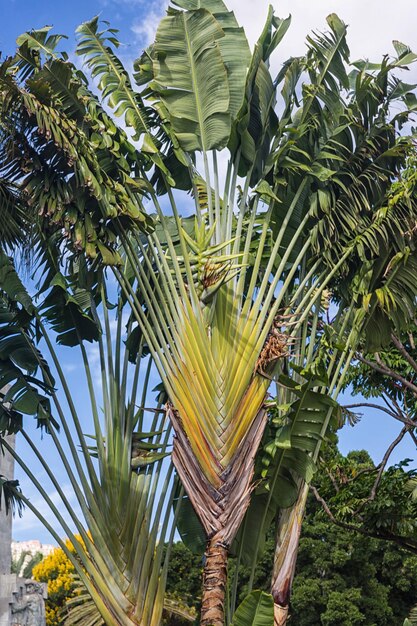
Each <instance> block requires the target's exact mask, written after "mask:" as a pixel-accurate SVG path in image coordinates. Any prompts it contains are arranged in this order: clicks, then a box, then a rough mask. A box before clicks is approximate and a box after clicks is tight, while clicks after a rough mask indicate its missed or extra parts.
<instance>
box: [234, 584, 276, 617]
mask: <svg viewBox="0 0 417 626" xmlns="http://www.w3.org/2000/svg"><path fill="white" fill-rule="evenodd" d="M273 624H274V600H273V598H272V596H271V595H270V594H269V593H265V592H264V591H252V593H250V594H249V595H248V596H246V598H245V599H244V600H243V602H242V604H240V605H239V607H238V608H237V610H236V613H235V614H234V617H233V621H232V625H231V626H273Z"/></svg>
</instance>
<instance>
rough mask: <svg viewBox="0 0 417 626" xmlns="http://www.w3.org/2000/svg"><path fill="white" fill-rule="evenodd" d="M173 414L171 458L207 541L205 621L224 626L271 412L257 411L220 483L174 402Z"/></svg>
mask: <svg viewBox="0 0 417 626" xmlns="http://www.w3.org/2000/svg"><path fill="white" fill-rule="evenodd" d="M168 415H169V417H170V419H171V422H172V425H173V427H174V431H175V437H174V450H173V453H172V460H173V463H174V465H175V467H176V469H177V472H178V475H179V477H180V478H181V481H182V484H183V486H184V489H185V491H186V492H187V495H188V497H189V498H190V501H191V503H192V505H193V507H194V510H195V512H196V514H197V515H198V518H199V520H200V522H201V523H202V525H203V528H204V530H205V532H206V535H207V539H208V543H207V552H206V561H205V565H204V573H203V611H202V614H201V621H200V624H201V625H202V626H209V625H210V626H223V624H224V601H225V587H226V578H227V557H228V552H229V547H230V545H231V543H232V541H233V539H234V538H235V536H236V533H237V531H238V529H239V526H240V524H241V522H242V519H243V517H244V515H245V513H246V510H247V508H248V506H249V502H250V496H251V493H252V490H253V487H254V485H253V483H252V479H253V472H254V462H255V455H256V451H257V449H258V447H259V443H260V441H261V437H262V433H263V431H264V428H265V423H266V412H265V410H264V409H261V410H260V411H259V412H258V414H257V415H256V417H255V419H254V421H253V424H252V426H251V428H250V429H249V431H248V433H247V435H246V436H245V438H244V440H243V441H242V443H241V445H240V447H239V448H238V450H237V452H236V454H235V456H234V457H233V459H232V461H231V462H230V464H229V465H228V467H227V468H226V469H224V470H223V471H222V472H221V474H220V475H219V483H220V486H217V487H216V486H214V485H212V484H211V483H210V481H209V480H208V479H207V477H206V476H205V474H204V472H203V471H202V470H201V467H200V465H199V463H198V461H197V459H196V457H195V456H194V453H193V451H192V449H191V446H190V445H189V441H188V439H187V436H186V435H185V433H184V430H183V429H182V426H181V419H180V417H179V415H178V413H177V412H176V411H175V409H174V408H173V407H172V406H168Z"/></svg>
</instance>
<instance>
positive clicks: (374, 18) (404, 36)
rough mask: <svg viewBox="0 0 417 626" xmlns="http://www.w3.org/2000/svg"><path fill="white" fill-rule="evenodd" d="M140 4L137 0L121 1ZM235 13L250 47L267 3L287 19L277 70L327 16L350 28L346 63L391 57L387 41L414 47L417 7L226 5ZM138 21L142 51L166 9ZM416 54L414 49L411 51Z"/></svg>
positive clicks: (304, 0) (317, 0) (157, 0)
mask: <svg viewBox="0 0 417 626" xmlns="http://www.w3.org/2000/svg"><path fill="white" fill-rule="evenodd" d="M125 1H126V2H133V3H135V2H139V3H140V1H141V0H125ZM226 4H227V6H228V7H229V9H231V10H232V11H234V12H235V15H236V18H237V20H238V22H239V23H240V24H241V25H242V26H243V27H244V28H245V32H246V35H247V37H248V40H249V43H250V44H251V45H253V44H254V43H255V42H256V40H257V38H258V36H259V34H260V33H261V31H262V28H263V26H264V23H265V19H266V16H267V12H268V6H269V5H270V4H272V6H273V7H274V10H275V13H276V15H277V16H279V17H287V16H288V15H289V14H291V15H292V22H291V26H290V29H289V31H288V32H287V35H286V37H285V39H284V40H283V42H282V43H281V45H280V47H279V49H278V50H277V52H276V63H277V65H278V64H279V63H280V62H282V61H284V60H285V59H286V58H288V57H289V56H297V55H300V54H303V52H304V50H305V40H306V36H307V34H309V33H311V31H313V30H315V31H323V30H326V28H327V24H326V16H327V15H329V14H330V13H337V14H338V15H339V17H340V18H341V19H342V20H343V21H344V22H345V23H346V24H348V26H349V29H348V43H349V47H350V50H351V58H352V60H355V59H357V58H370V59H371V60H375V61H378V60H379V59H380V58H381V57H382V55H383V54H386V53H389V54H391V53H393V47H392V40H393V39H398V40H400V41H402V42H403V43H406V44H408V45H409V46H410V47H411V48H413V45H415V44H414V42H415V24H416V23H417V3H415V2H411V1H410V0H397V2H396V4H395V11H393V10H392V5H391V4H390V3H383V2H380V1H379V0H368V2H365V3H364V2H363V0H350V1H349V2H346V0H272V2H271V1H270V0H256V2H254V0H226ZM148 6H149V10H148V12H147V13H145V11H144V14H145V17H144V18H143V19H142V20H141V21H136V22H135V23H134V24H133V26H132V31H133V32H134V33H135V34H136V36H137V37H138V39H139V40H140V41H139V42H140V43H141V44H142V45H143V46H145V45H147V44H148V43H150V42H151V41H152V40H153V37H154V35H155V31H156V28H157V26H158V22H159V20H160V18H161V17H162V16H163V14H164V11H165V9H166V8H167V7H168V2H167V1H166V0H154V1H153V2H151V3H149V5H148ZM415 47H416V49H417V45H416V46H415Z"/></svg>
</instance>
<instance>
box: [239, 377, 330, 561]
mask: <svg viewBox="0 0 417 626" xmlns="http://www.w3.org/2000/svg"><path fill="white" fill-rule="evenodd" d="M279 380H280V382H281V384H282V385H284V386H285V387H286V388H287V389H290V390H291V393H292V394H294V396H295V399H293V400H292V402H291V403H290V404H289V405H288V406H287V407H285V410H284V411H282V409H279V410H277V411H276V412H275V411H274V409H272V410H271V412H270V423H269V425H268V426H267V428H266V431H265V434H264V438H263V442H262V444H261V448H260V450H259V453H258V465H257V472H258V475H259V477H260V478H261V480H260V484H259V486H258V488H257V489H256V491H255V493H254V495H253V497H252V501H251V504H250V506H249V508H248V511H247V513H246V518H245V522H244V524H243V525H242V528H241V531H240V532H239V534H238V536H237V538H236V541H235V544H234V545H233V552H234V553H236V554H237V553H240V555H241V558H242V560H243V562H245V563H247V564H251V563H252V562H253V559H257V558H258V557H259V555H260V554H261V553H262V550H263V546H264V545H265V541H266V532H267V530H268V529H269V528H270V525H271V523H272V521H273V520H274V519H275V518H276V516H277V512H278V511H279V509H282V508H287V507H290V506H292V505H293V504H294V503H295V502H296V500H297V497H298V493H299V484H298V482H297V480H299V479H302V480H304V481H305V482H307V483H309V482H310V481H311V479H312V478H313V476H314V472H315V470H316V466H315V463H314V462H313V459H312V453H313V452H314V451H315V449H316V447H317V444H318V443H320V442H321V440H322V439H323V435H322V431H323V425H324V424H325V423H326V421H328V419H329V411H330V412H331V413H332V415H333V419H332V420H330V423H331V424H334V421H335V420H336V419H337V418H338V417H339V413H340V408H339V405H338V404H337V402H335V401H334V400H333V399H332V398H330V397H329V396H328V394H326V393H322V392H320V391H316V390H313V389H312V387H314V386H315V385H316V384H317V382H318V381H317V380H315V379H313V378H311V379H310V380H304V382H303V383H297V382H295V381H294V380H293V379H292V378H290V377H288V376H286V375H281V376H280V378H279ZM294 396H293V397H294ZM281 413H283V416H282V417H281V416H280V414H281ZM254 532H256V534H258V535H259V538H258V542H254V541H250V540H249V537H250V536H251V533H252V536H253V533H254ZM255 551H257V554H255Z"/></svg>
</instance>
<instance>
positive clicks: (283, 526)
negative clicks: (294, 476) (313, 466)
mask: <svg viewBox="0 0 417 626" xmlns="http://www.w3.org/2000/svg"><path fill="white" fill-rule="evenodd" d="M307 495H308V485H306V484H304V485H303V486H302V487H301V491H300V494H299V496H298V500H297V502H296V503H295V505H294V506H292V507H290V508H288V509H284V510H283V512H282V514H281V517H280V520H279V526H278V534H277V541H276V547H275V556H274V571H273V575H272V585H271V593H272V597H273V598H274V626H285V625H286V623H287V617H288V610H289V604H290V596H291V588H292V583H293V580H294V574H295V566H296V563H297V555H298V546H299V543H300V534H301V525H302V522H303V517H304V511H305V504H306V500H307Z"/></svg>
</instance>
